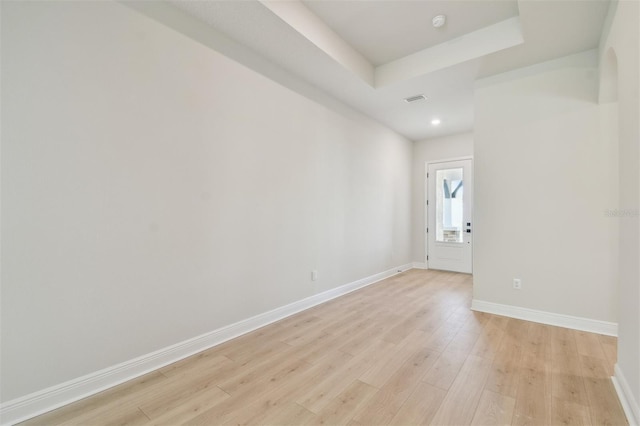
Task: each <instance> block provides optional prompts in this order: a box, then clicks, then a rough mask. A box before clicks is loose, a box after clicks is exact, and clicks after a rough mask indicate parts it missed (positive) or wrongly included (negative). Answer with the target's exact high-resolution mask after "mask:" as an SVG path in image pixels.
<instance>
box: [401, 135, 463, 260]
mask: <svg viewBox="0 0 640 426" xmlns="http://www.w3.org/2000/svg"><path fill="white" fill-rule="evenodd" d="M472 155H473V133H460V134H457V135H451V136H444V137H441V138H433V139H427V140H423V141H418V142H415V143H414V144H413V185H412V188H413V197H412V199H413V202H412V238H411V242H412V251H411V253H412V258H413V261H414V262H419V263H422V262H424V261H425V252H424V248H425V243H424V239H425V229H426V225H425V223H424V207H425V198H424V196H425V163H427V162H433V161H439V160H447V159H450V158H459V157H470V156H472Z"/></svg>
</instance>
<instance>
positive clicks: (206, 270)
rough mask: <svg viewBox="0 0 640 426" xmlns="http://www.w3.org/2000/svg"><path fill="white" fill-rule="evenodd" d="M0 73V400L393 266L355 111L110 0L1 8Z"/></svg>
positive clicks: (383, 178)
mask: <svg viewBox="0 0 640 426" xmlns="http://www.w3.org/2000/svg"><path fill="white" fill-rule="evenodd" d="M2 64H3V69H2V88H3V94H2V122H3V126H2V142H3V144H2V255H3V258H2V263H3V265H2V266H3V268H2V277H1V278H2V302H1V303H2V305H1V310H2V314H1V315H2V317H1V320H2V321H1V324H2V325H1V327H2V329H1V331H2V353H1V356H2V361H1V362H2V364H1V369H2V388H1V392H2V400H3V401H7V400H11V399H13V398H16V397H19V396H22V395H25V394H28V393H31V392H34V391H37V390H40V389H43V388H45V387H48V386H51V385H55V384H58V383H61V382H63V381H65V380H69V379H73V378H75V377H78V376H81V375H84V374H87V373H91V372H94V371H96V370H99V369H101V368H105V367H108V366H111V365H114V364H116V363H119V362H122V361H125V360H129V359H131V358H133V357H136V356H139V355H143V354H146V353H149V352H151V351H154V350H157V349H160V348H163V347H166V346H168V345H171V344H174V343H177V342H180V341H183V340H185V339H188V338H191V337H194V336H197V335H199V334H202V333H205V332H208V331H211V330H214V329H217V328H219V327H221V326H224V325H227V324H230V323H233V322H236V321H239V320H241V319H244V318H247V317H250V316H252V315H255V314H258V313H261V312H265V311H267V310H270V309H273V308H276V307H278V306H282V305H285V304H287V303H290V302H292V301H296V300H299V299H302V298H304V297H307V296H310V295H312V294H314V293H317V292H320V291H324V290H327V289H330V288H334V287H336V286H339V285H342V284H345V283H348V282H351V281H353V280H356V279H360V278H363V277H366V276H370V275H372V274H375V273H377V272H380V271H383V270H386V269H389V268H392V267H395V266H398V265H401V264H406V263H408V262H409V261H410V215H411V211H410V209H411V204H410V203H411V189H410V185H411V154H412V145H411V143H410V142H409V141H407V140H406V139H404V138H402V137H400V136H398V135H397V134H395V133H393V132H391V131H389V130H387V129H386V128H384V127H382V126H380V125H378V124H376V123H373V122H371V121H370V120H368V119H365V118H362V117H359V116H357V115H356V114H353V115H349V116H348V117H347V116H344V115H341V114H337V113H335V112H333V111H332V110H329V109H327V108H326V107H323V106H321V105H319V104H317V103H315V102H312V101H310V100H308V99H307V98H304V97H302V96H300V95H298V94H297V93H294V92H292V91H290V90H288V89H285V88H284V87H282V86H280V85H278V84H276V83H274V82H272V81H271V80H268V79H266V78H265V77H262V76H261V75H258V74H256V73H255V72H253V71H250V70H249V69H247V68H245V67H243V66H240V65H238V64H237V63H236V62H233V61H231V60H229V59H228V58H226V57H224V56H222V55H221V54H219V53H216V52H214V51H212V50H210V49H209V48H207V47H205V46H203V45H202V44H199V43H196V42H194V41H193V40H191V39H189V38H187V37H185V36H183V35H181V34H179V33H177V32H175V31H173V30H170V29H168V28H166V27H164V26H162V25H160V24H158V23H157V22H155V21H152V20H150V19H148V18H145V17H143V16H142V15H140V14H138V13H137V12H134V11H132V10H130V9H129V8H127V7H125V6H122V5H120V4H116V3H104V2H42V3H40V2H3V3H2ZM354 117H355V118H354ZM358 117H359V118H358ZM312 269H317V270H318V271H319V281H317V282H315V283H312V282H310V271H311V270H312Z"/></svg>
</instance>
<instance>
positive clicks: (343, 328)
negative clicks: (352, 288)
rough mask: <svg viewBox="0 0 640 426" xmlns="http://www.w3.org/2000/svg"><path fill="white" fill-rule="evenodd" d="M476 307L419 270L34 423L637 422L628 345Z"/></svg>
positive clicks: (464, 294) (465, 291) (457, 278)
mask: <svg viewBox="0 0 640 426" xmlns="http://www.w3.org/2000/svg"><path fill="white" fill-rule="evenodd" d="M470 301H471V276H469V275H465V274H456V273H451V272H440V271H423V270H411V271H408V272H405V273H402V274H399V275H397V276H395V277H392V278H389V279H387V280H384V281H382V282H380V283H377V284H374V285H372V286H369V287H367V288H365V289H362V290H359V291H357V292H354V293H351V294H348V295H346V296H343V297H341V298H338V299H335V300H332V301H330V302H327V303H325V304H323V305H319V306H317V307H315V308H312V309H310V310H307V311H304V312H302V313H300V314H298V315H295V316H292V317H289V318H287V319H284V320H282V321H280V322H278V323H275V324H272V325H269V326H267V327H264V328H261V329H259V330H257V331H255V332H253V333H250V334H247V335H244V336H242V337H239V338H237V339H234V340H232V341H229V342H227V343H224V344H222V345H220V346H217V347H214V348H212V349H209V350H207V351H204V352H202V353H200V354H197V355H195V356H192V357H190V358H187V359H185V360H182V361H179V362H177V363H175V364H172V365H169V366H167V367H164V368H162V369H160V370H158V371H155V372H153V373H150V374H147V375H145V376H143V377H140V378H138V379H136V380H132V381H130V382H127V383H125V384H122V385H120V386H117V387H115V388H112V389H110V390H107V391H105V392H102V393H100V394H98V395H95V396H93V397H90V398H87V399H84V400H82V401H79V402H76V403H74V404H71V405H68V406H66V407H63V408H60V409H58V410H56V411H53V412H50V413H47V414H45V415H42V416H40V417H37V418H34V419H32V420H30V421H27V422H25V423H24V424H27V425H59V424H79V425H116V424H117V425H125V424H126V425H129V424H159V425H178V424H188V425H217V424H271V425H305V424H326V425H334V424H335V425H338V424H348V425H354V426H355V425H377V424H393V425H414V424H435V425H466V424H473V425H493V424H515V425H525V424H527V425H551V424H567V425H569V424H593V425H604V424H607V425H624V424H627V422H626V419H625V416H624V413H623V411H622V408H621V406H620V403H619V401H618V399H617V397H616V394H615V391H614V389H613V386H612V384H611V381H610V376H611V375H612V369H613V365H614V363H615V359H616V339H615V338H612V337H607V336H601V335H597V334H591V333H585V332H580V331H574V330H568V329H565V328H559V327H552V326H547V325H541V324H536V323H530V322H526V321H520V320H515V319H510V318H506V317H501V316H496V315H490V314H483V313H477V312H473V311H471V310H469V306H470Z"/></svg>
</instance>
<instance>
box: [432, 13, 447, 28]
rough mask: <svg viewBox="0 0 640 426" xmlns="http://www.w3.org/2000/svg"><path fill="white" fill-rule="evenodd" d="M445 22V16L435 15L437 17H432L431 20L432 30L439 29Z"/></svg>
mask: <svg viewBox="0 0 640 426" xmlns="http://www.w3.org/2000/svg"><path fill="white" fill-rule="evenodd" d="M446 22H447V17H446V15H437V16H434V17H433V19H432V20H431V23H432V24H433V27H434V28H440V27H441V26H443V25H444V24H445V23H446Z"/></svg>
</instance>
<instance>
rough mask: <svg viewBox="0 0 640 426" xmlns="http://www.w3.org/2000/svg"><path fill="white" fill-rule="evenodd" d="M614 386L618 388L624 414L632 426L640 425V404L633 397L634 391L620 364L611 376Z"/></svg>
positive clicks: (617, 392)
mask: <svg viewBox="0 0 640 426" xmlns="http://www.w3.org/2000/svg"><path fill="white" fill-rule="evenodd" d="M611 381H612V382H613V387H614V388H615V390H616V394H617V395H618V399H619V400H620V404H621V405H622V409H623V410H624V414H625V415H626V416H627V421H628V422H629V425H630V426H638V425H640V406H639V405H638V403H637V402H636V401H635V400H634V399H633V393H632V392H631V387H630V386H629V382H628V381H627V379H626V377H625V375H624V373H623V372H622V368H620V365H619V364H616V365H615V367H614V370H613V377H611Z"/></svg>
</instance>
